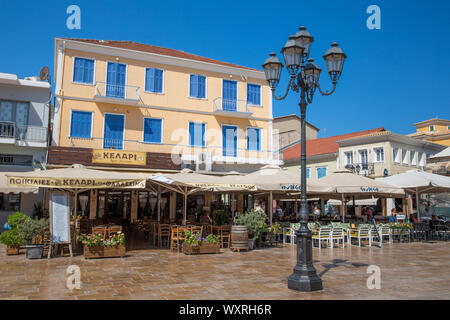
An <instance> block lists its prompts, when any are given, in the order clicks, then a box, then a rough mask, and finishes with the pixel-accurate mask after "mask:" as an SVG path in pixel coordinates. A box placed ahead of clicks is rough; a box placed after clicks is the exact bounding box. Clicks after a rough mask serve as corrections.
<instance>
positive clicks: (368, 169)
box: [345, 162, 375, 176]
mask: <svg viewBox="0 0 450 320" xmlns="http://www.w3.org/2000/svg"><path fill="white" fill-rule="evenodd" d="M345 168H346V169H348V170H351V171H352V172H353V173H356V174H361V175H366V176H370V175H374V174H375V164H374V163H373V162H360V163H352V164H347V165H346V166H345Z"/></svg>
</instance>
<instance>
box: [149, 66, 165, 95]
mask: <svg viewBox="0 0 450 320" xmlns="http://www.w3.org/2000/svg"><path fill="white" fill-rule="evenodd" d="M145 72H146V75H145V91H149V92H158V93H162V91H163V90H162V88H163V70H160V69H155V68H147V69H146V71H145Z"/></svg>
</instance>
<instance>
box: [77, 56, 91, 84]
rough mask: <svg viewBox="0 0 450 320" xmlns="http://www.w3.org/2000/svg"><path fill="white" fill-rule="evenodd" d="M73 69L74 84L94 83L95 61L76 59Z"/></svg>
mask: <svg viewBox="0 0 450 320" xmlns="http://www.w3.org/2000/svg"><path fill="white" fill-rule="evenodd" d="M73 68H74V70H73V82H79V83H90V84H92V83H93V82H94V60H90V59H84V58H75V62H74V65H73Z"/></svg>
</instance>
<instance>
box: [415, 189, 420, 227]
mask: <svg viewBox="0 0 450 320" xmlns="http://www.w3.org/2000/svg"><path fill="white" fill-rule="evenodd" d="M416 207H417V222H420V213H419V190H418V189H417V188H416Z"/></svg>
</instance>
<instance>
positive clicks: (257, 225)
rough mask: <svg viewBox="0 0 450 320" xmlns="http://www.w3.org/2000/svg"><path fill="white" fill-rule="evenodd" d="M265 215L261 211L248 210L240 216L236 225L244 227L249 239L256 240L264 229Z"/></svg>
mask: <svg viewBox="0 0 450 320" xmlns="http://www.w3.org/2000/svg"><path fill="white" fill-rule="evenodd" d="M266 219H267V215H266V214H265V212H264V211H262V210H250V211H247V212H246V213H244V214H241V215H240V216H239V217H238V218H237V219H236V220H235V222H236V224H237V225H242V226H246V227H247V229H248V234H249V237H250V238H258V237H259V236H260V235H261V233H262V232H263V230H264V229H265V226H264V222H265V221H266Z"/></svg>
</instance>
